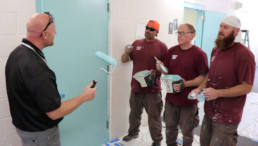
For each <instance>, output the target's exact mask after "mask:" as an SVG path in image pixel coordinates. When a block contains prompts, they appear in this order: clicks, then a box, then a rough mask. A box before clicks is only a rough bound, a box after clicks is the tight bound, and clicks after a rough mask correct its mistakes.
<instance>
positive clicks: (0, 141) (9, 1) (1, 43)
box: [0, 0, 35, 146]
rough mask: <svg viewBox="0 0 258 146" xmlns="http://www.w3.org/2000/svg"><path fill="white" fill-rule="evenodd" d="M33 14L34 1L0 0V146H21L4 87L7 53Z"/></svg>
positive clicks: (14, 45)
mask: <svg viewBox="0 0 258 146" xmlns="http://www.w3.org/2000/svg"><path fill="white" fill-rule="evenodd" d="M34 12H35V0H22V1H21V0H0V146H21V140H20V138H19V137H18V135H17V134H16V131H15V128H14V126H13V125H12V120H11V117H10V112H9V105H8V99H7V94H6V86H5V74H4V70H5V64H6V61H7V58H8V55H9V53H10V52H11V51H12V50H13V49H14V48H15V47H16V46H17V45H18V44H20V43H21V40H22V38H23V37H24V36H25V34H26V28H25V24H26V22H27V20H28V18H29V16H31V14H32V13H34Z"/></svg>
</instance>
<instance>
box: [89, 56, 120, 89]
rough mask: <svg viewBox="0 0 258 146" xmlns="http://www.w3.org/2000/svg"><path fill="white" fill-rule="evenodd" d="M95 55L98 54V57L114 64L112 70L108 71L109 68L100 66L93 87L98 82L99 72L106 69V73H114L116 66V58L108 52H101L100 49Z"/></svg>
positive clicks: (109, 63)
mask: <svg viewBox="0 0 258 146" xmlns="http://www.w3.org/2000/svg"><path fill="white" fill-rule="evenodd" d="M95 55H96V56H97V58H99V59H100V60H102V61H104V62H105V63H107V64H108V65H112V66H113V69H112V71H110V72H108V71H107V70H105V69H104V68H100V69H99V71H98V73H97V75H96V78H95V80H93V85H92V86H91V88H94V87H95V85H96V83H97V79H98V76H99V73H100V72H101V70H102V71H104V72H105V73H107V74H112V73H113V72H114V70H115V68H116V64H117V62H116V60H115V59H114V58H112V57H110V56H108V55H107V54H105V53H103V52H100V51H97V52H96V53H95Z"/></svg>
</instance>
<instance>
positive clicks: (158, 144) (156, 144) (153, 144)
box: [151, 142, 160, 146]
mask: <svg viewBox="0 0 258 146" xmlns="http://www.w3.org/2000/svg"><path fill="white" fill-rule="evenodd" d="M151 146H160V142H153V143H152V145H151Z"/></svg>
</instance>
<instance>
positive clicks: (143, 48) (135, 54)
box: [130, 39, 168, 93]
mask: <svg viewBox="0 0 258 146" xmlns="http://www.w3.org/2000/svg"><path fill="white" fill-rule="evenodd" d="M132 46H133V51H132V52H131V53H130V59H131V60H133V72H132V75H134V74H135V73H137V72H139V71H143V70H150V69H153V70H156V60H155V59H154V57H155V56H156V57H157V58H158V59H159V60H161V61H163V60H164V58H165V55H166V53H167V50H168V48H167V46H166V45H165V44H164V43H163V42H161V41H159V40H158V39H156V40H155V41H154V42H147V41H146V40H145V39H141V40H136V41H135V42H134V43H133V44H132ZM160 76H161V74H157V75H156V78H155V83H154V84H153V85H152V86H150V87H144V88H142V87H141V85H140V83H139V82H138V81H136V80H135V79H134V78H132V81H131V87H132V90H133V91H135V92H138V93H158V92H160V91H161V85H160V84H161V83H160Z"/></svg>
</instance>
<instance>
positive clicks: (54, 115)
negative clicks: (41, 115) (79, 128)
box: [47, 95, 84, 120]
mask: <svg viewBox="0 0 258 146" xmlns="http://www.w3.org/2000/svg"><path fill="white" fill-rule="evenodd" d="M83 102H84V101H83V99H82V97H81V95H79V96H77V97H75V98H72V99H70V100H67V101H64V102H62V103H61V106H60V107H59V108H58V109H56V110H54V111H51V112H48V113H47V115H48V117H49V118H51V119H52V120H56V119H59V118H62V117H64V116H66V115H68V114H70V113H71V112H73V111H74V110H75V109H76V108H78V107H79V106H80V105H81V104H82V103H83Z"/></svg>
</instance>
